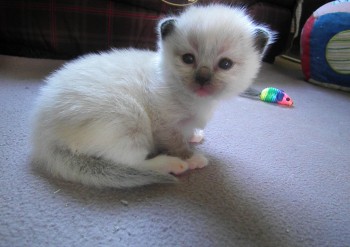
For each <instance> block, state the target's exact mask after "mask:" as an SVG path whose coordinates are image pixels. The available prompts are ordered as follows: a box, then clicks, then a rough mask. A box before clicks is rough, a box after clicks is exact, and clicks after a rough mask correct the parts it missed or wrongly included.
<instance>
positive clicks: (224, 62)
mask: <svg viewBox="0 0 350 247" xmlns="http://www.w3.org/2000/svg"><path fill="white" fill-rule="evenodd" d="M232 65H233V62H232V61H231V60H230V59H228V58H223V59H221V60H220V61H219V68H220V69H224V70H228V69H230V68H231V67H232Z"/></svg>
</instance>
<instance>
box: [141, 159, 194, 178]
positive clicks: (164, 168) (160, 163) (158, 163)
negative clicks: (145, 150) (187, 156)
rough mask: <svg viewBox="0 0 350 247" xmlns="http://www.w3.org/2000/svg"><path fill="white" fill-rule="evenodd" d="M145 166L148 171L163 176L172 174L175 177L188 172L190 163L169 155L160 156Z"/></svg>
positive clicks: (147, 162) (148, 161)
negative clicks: (150, 170) (153, 171)
mask: <svg viewBox="0 0 350 247" xmlns="http://www.w3.org/2000/svg"><path fill="white" fill-rule="evenodd" d="M145 164H146V166H147V168H148V169H152V170H155V171H157V172H160V173H163V174H169V173H171V174H174V175H180V174H181V173H184V172H185V171H187V170H188V163H187V162H186V161H183V160H181V159H180V158H177V157H173V156H168V155H158V156H156V157H155V158H153V159H150V160H147V161H146V163H145Z"/></svg>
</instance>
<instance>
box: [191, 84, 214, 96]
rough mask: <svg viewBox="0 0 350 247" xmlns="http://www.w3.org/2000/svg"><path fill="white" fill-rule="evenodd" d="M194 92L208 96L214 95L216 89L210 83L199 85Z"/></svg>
mask: <svg viewBox="0 0 350 247" xmlns="http://www.w3.org/2000/svg"><path fill="white" fill-rule="evenodd" d="M194 92H195V93H196V95H197V96H199V97H206V96H209V95H212V94H213V93H214V89H213V88H212V87H211V86H209V85H207V86H199V87H198V88H196V89H195V90H194Z"/></svg>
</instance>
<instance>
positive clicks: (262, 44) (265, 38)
mask: <svg viewBox="0 0 350 247" xmlns="http://www.w3.org/2000/svg"><path fill="white" fill-rule="evenodd" d="M274 35H275V34H274V32H272V31H270V30H269V29H267V28H266V27H261V26H258V27H256V28H255V32H254V39H255V47H256V48H257V49H258V51H260V53H261V54H262V55H263V54H264V53H265V51H266V48H267V47H268V45H269V44H271V43H273V41H274Z"/></svg>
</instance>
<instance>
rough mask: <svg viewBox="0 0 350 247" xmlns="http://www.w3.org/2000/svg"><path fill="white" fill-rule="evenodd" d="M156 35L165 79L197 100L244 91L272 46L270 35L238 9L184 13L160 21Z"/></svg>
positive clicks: (200, 8)
mask: <svg viewBox="0 0 350 247" xmlns="http://www.w3.org/2000/svg"><path fill="white" fill-rule="evenodd" d="M158 30H159V37H160V38H159V50H160V52H161V56H162V60H161V66H163V69H162V71H163V72H164V76H165V78H173V79H174V78H175V81H177V83H178V84H179V86H180V87H182V88H183V89H185V90H187V91H188V92H190V93H192V94H193V95H197V96H198V97H215V98H223V97H227V96H232V95H236V94H238V93H240V92H242V91H244V90H245V89H247V88H248V87H249V85H250V84H251V82H252V80H253V79H254V78H255V76H256V74H257V72H258V70H259V68H260V63H261V58H262V56H263V54H264V52H265V50H266V47H267V46H268V44H270V43H271V41H272V34H271V32H270V31H269V30H268V29H267V28H265V27H263V26H258V25H256V24H254V23H253V21H252V20H251V19H250V18H249V17H248V16H247V14H245V12H244V11H243V10H242V9H238V8H232V7H228V6H224V5H209V6H193V7H190V8H188V9H187V10H186V11H185V12H184V13H182V14H181V15H180V16H178V17H169V18H166V19H163V20H161V21H160V23H159V27H158ZM169 82H170V83H174V80H169ZM172 86H174V85H172Z"/></svg>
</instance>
